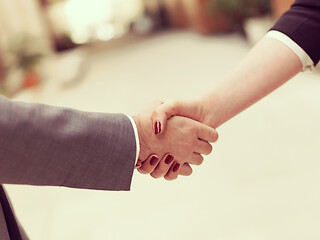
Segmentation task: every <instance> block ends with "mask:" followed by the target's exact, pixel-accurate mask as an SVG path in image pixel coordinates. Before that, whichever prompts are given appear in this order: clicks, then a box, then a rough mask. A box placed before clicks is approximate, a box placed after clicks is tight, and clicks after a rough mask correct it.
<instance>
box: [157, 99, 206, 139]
mask: <svg viewBox="0 0 320 240" xmlns="http://www.w3.org/2000/svg"><path fill="white" fill-rule="evenodd" d="M174 115H177V116H182V117H188V118H191V119H193V120H196V121H200V119H201V106H200V105H199V104H197V103H196V102H195V101H169V102H166V103H164V104H162V105H160V106H159V107H157V108H156V109H155V110H154V111H153V113H152V126H153V130H154V133H155V134H156V135H157V134H161V133H163V132H164V131H165V129H166V125H167V120H168V119H170V118H171V117H172V116H174Z"/></svg>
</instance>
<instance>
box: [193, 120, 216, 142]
mask: <svg viewBox="0 0 320 240" xmlns="http://www.w3.org/2000/svg"><path fill="white" fill-rule="evenodd" d="M198 125H199V127H198V132H197V133H198V138H200V139H202V140H204V141H207V142H216V141H217V140H218V138H219V134H218V132H217V131H216V130H215V129H214V128H212V127H209V126H207V125H204V124H202V123H198Z"/></svg>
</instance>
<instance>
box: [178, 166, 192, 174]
mask: <svg viewBox="0 0 320 240" xmlns="http://www.w3.org/2000/svg"><path fill="white" fill-rule="evenodd" d="M191 174H192V168H191V167H190V165H189V163H184V164H183V165H182V166H181V168H180V170H179V175H181V176H190V175H191Z"/></svg>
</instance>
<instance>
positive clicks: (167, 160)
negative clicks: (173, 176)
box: [164, 154, 173, 164]
mask: <svg viewBox="0 0 320 240" xmlns="http://www.w3.org/2000/svg"><path fill="white" fill-rule="evenodd" d="M172 161H173V156H172V155H170V154H169V155H168V156H167V157H166V160H165V161H164V162H165V163H166V164H170V163H171V162H172Z"/></svg>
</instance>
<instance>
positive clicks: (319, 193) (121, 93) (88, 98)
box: [8, 32, 320, 240]
mask: <svg viewBox="0 0 320 240" xmlns="http://www.w3.org/2000/svg"><path fill="white" fill-rule="evenodd" d="M249 48H250V47H249V46H248V45H247V43H246V42H245V40H244V39H242V38H241V37H240V36H237V35H230V36H216V37H202V36H199V35H196V34H193V33H189V32H168V33H164V34H159V35H156V36H153V37H150V38H147V39H145V40H143V41H139V42H136V43H132V44H128V45H124V46H122V47H117V48H113V49H103V50H101V49H94V50H92V51H91V52H90V53H89V54H88V55H86V64H87V65H88V73H87V74H86V75H85V76H84V79H83V81H81V82H80V83H79V84H78V85H76V86H75V87H74V88H70V89H61V88H60V86H61V81H60V80H59V78H61V76H63V74H64V73H61V72H57V71H59V69H57V70H55V71H53V76H52V77H51V80H50V81H48V83H47V84H46V85H45V86H44V87H43V88H42V90H41V89H40V90H39V89H38V90H33V91H29V92H26V93H23V94H21V95H20V96H18V99H20V100H26V101H39V102H43V103H48V104H53V105H59V106H68V107H74V108H78V109H81V110H88V111H101V112H124V113H127V114H136V113H137V112H139V110H140V109H142V108H143V107H144V106H145V105H146V104H147V103H148V102H150V101H152V100H153V99H163V100H167V99H177V98H178V99H181V98H192V97H195V96H198V95H199V94H201V93H202V92H204V91H205V90H206V89H207V88H208V87H210V85H211V84H212V83H213V82H215V81H218V80H219V79H220V78H221V77H222V76H223V75H224V74H225V73H227V71H228V70H229V69H231V68H232V66H234V65H235V64H236V63H237V62H238V61H239V60H240V59H241V58H242V57H243V56H244V55H245V54H246V53H247V51H248V50H249ZM60 71H61V70H60ZM55 78H57V79H55ZM59 81H60V82H59ZM48 86H50V87H48ZM49 88H50V89H51V90H50V91H49ZM319 123H320V75H319V74H317V73H313V74H311V73H303V74H300V75H299V76H297V77H295V78H294V79H293V80H292V81H290V82H289V83H287V84H286V85H285V86H283V87H282V88H281V89H279V90H278V91H276V92H274V93H272V94H271V95H270V96H268V97H267V98H265V99H264V100H262V101H261V102H259V103H258V104H256V105H254V106H253V107H251V108H250V109H249V110H247V111H245V112H243V113H242V114H240V115H239V116H237V117H235V118H234V119H232V120H231V121H229V122H228V123H226V124H225V125H223V126H222V127H221V128H219V129H218V130H219V133H220V139H219V142H218V143H217V144H215V145H214V151H213V153H212V154H211V155H210V156H208V157H206V158H205V162H204V163H203V165H202V166H200V167H195V168H194V173H193V175H192V176H191V177H188V178H185V177H180V178H179V179H178V180H177V181H174V182H166V181H164V180H155V179H152V178H151V177H148V176H144V175H140V174H138V173H135V175H134V179H133V182H132V190H131V192H99V191H88V190H76V189H67V188H52V187H51V188H48V187H29V186H8V191H9V193H10V196H11V198H12V201H13V204H14V206H15V209H16V212H17V215H18V216H19V218H20V220H21V222H22V223H23V225H24V226H25V228H26V231H27V232H28V233H29V235H30V237H31V240H57V239H59V240H70V239H77V240H82V239H83V240H89V239H90V240H101V239H112V240H120V239H124V240H129V239H131V240H135V239H139V240H147V239H148V240H149V239H153V240H163V239H167V240H180V239H183V240H189V239H190V240H194V239H199V240H211V239H217V240H230V239H236V240H251V239H252V240H257V239H259V240H267V239H268V240H269V239H272V240H283V239H291V240H301V239H308V240H316V239H317V240H318V239H320V228H319V226H320V204H319V203H320V174H319V172H320V161H319V160H320V126H319ZM124 147H125V146H124Z"/></svg>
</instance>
